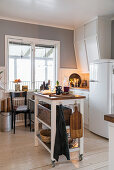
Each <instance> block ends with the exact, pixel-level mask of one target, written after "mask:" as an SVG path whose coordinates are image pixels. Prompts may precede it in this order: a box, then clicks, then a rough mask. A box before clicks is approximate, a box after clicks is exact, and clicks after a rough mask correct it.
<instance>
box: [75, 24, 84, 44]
mask: <svg viewBox="0 0 114 170" xmlns="http://www.w3.org/2000/svg"><path fill="white" fill-rule="evenodd" d="M74 36H75V37H74V41H75V42H78V41H80V40H84V26H82V27H80V28H78V29H76V30H75V34H74Z"/></svg>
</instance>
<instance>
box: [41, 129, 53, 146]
mask: <svg viewBox="0 0 114 170" xmlns="http://www.w3.org/2000/svg"><path fill="white" fill-rule="evenodd" d="M40 136H41V139H42V141H43V142H45V143H50V142H51V130H50V129H42V130H41V131H40Z"/></svg>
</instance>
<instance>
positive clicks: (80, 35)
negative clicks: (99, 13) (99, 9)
mask: <svg viewBox="0 0 114 170" xmlns="http://www.w3.org/2000/svg"><path fill="white" fill-rule="evenodd" d="M74 36H75V37H74V44H75V50H76V53H75V54H76V61H77V68H78V70H79V71H81V72H84V73H87V72H89V69H87V68H89V64H90V63H91V62H93V61H94V60H96V59H110V58H111V21H110V20H109V19H107V18H106V17H98V18H97V19H95V20H93V21H91V22H89V23H87V24H85V25H83V26H82V27H80V28H78V29H76V30H75V34H74ZM84 46H85V47H84Z"/></svg>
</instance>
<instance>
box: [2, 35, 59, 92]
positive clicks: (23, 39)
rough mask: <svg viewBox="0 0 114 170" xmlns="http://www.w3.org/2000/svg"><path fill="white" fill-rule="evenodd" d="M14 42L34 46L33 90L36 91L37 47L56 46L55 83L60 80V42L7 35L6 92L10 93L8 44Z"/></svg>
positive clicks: (32, 60)
mask: <svg viewBox="0 0 114 170" xmlns="http://www.w3.org/2000/svg"><path fill="white" fill-rule="evenodd" d="M11 40H14V41H15V42H21V43H22V42H24V43H28V44H31V46H32V58H31V78H32V80H31V81H32V90H34V87H35V81H34V80H35V74H34V73H35V67H33V66H34V65H35V63H34V61H35V60H34V57H35V45H38V44H39V45H40V44H44V45H53V46H55V54H56V56H55V60H56V62H55V63H56V68H55V73H56V75H55V82H56V81H57V80H60V76H59V75H60V74H59V70H60V41H54V40H45V39H36V38H28V37H19V36H10V35H5V70H6V77H5V84H6V91H9V73H8V71H9V58H8V54H9V49H8V43H9V41H11Z"/></svg>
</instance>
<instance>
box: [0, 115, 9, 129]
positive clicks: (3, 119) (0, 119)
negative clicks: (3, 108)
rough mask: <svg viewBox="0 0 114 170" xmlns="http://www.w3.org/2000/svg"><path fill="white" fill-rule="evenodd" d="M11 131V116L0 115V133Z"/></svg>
mask: <svg viewBox="0 0 114 170" xmlns="http://www.w3.org/2000/svg"><path fill="white" fill-rule="evenodd" d="M9 131H11V114H10V113H9V112H1V113H0V132H9Z"/></svg>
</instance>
